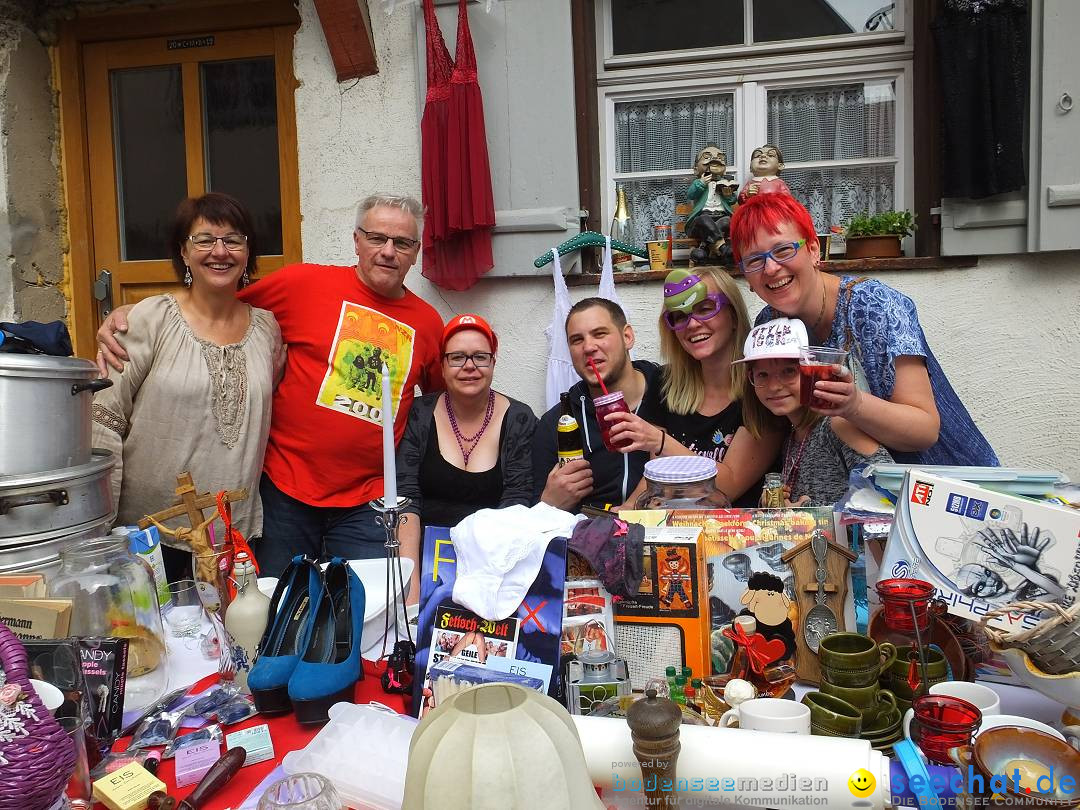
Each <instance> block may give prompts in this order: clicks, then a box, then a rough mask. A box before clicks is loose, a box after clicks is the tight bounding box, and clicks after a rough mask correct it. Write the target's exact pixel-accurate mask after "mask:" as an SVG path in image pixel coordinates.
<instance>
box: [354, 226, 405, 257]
mask: <svg viewBox="0 0 1080 810" xmlns="http://www.w3.org/2000/svg"><path fill="white" fill-rule="evenodd" d="M356 230H357V231H359V232H360V233H362V234H363V235H364V239H366V240H367V243H368V244H369V245H371V246H372V247H382V246H383V245H385V244H386V243H387V242H388V241H389V242H393V243H394V250H396V251H397V252H398V253H411V252H412V251H414V250H416V249H417V248H418V247H419V246H420V240H419V239H408V238H407V237H404V236H387V235H386V234H385V233H379V232H378V231H365V230H364V229H363V228H361V227H360V226H359V225H357V226H356Z"/></svg>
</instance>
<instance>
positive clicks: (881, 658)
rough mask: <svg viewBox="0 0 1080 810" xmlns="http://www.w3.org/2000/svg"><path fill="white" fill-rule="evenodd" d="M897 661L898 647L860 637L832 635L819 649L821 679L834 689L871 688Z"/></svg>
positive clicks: (848, 634) (823, 640) (823, 641)
mask: <svg viewBox="0 0 1080 810" xmlns="http://www.w3.org/2000/svg"><path fill="white" fill-rule="evenodd" d="M895 661H896V647H894V646H893V645H892V644H890V643H889V642H887V641H883V642H882V643H881V644H878V643H877V642H876V641H874V640H873V639H872V638H870V637H869V636H864V635H861V634H859V633H833V634H832V635H829V636H825V638H823V639H822V640H821V645H820V646H819V647H818V663H819V664H820V665H821V678H822V680H825V681H828V682H829V683H831V684H833V685H834V686H848V687H851V686H856V687H857V686H872V685H873V684H875V683H877V680H878V676H880V675H881V672H882V670H887V669H889V667H891V666H892V665H893V663H894V662H895Z"/></svg>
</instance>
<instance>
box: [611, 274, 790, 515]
mask: <svg viewBox="0 0 1080 810" xmlns="http://www.w3.org/2000/svg"><path fill="white" fill-rule="evenodd" d="M658 328H659V332H660V351H661V356H662V358H663V361H664V365H663V368H662V369H661V384H660V385H659V386H653V387H650V389H649V390H648V391H647V392H646V397H647V398H649V397H651V398H653V400H654V401H653V402H652V403H651V405H650V410H649V411H648V412H651V413H654V414H657V417H656V420H655V424H650V423H647V422H645V421H644V420H643V419H641V418H640V417H637V416H635V415H634V414H617V415H616V416H615V417H614V418H613V420H612V421H613V422H615V423H616V424H615V426H614V427H612V430H611V433H612V436H613V438H614V437H621V436H624V435H625V436H629V437H630V438H631V440H632V444H631V445H630V447H629V448H628V450H639V449H641V450H648V451H649V452H650V453H651V454H652V455H653V456H654V457H657V456H672V455H690V454H696V455H702V456H708V457H709V458H712V459H714V460H715V461H717V462H720V461H725V462H726V463H725V464H723V465H722V466H720V467H718V473H719V475H718V477H717V481H716V485H717V488H718V489H720V490H721V491H722V492H723V493H724V494H725V495H727V496H728V498H729V499H730V500H731V501H732V502H733V503H735V504H737V505H746V506H753V505H756V504H757V500H758V494H759V492H760V489H761V479H762V476H763V475H764V474H765V472H767V471H768V469H769V467H770V466H771V465H772V462H773V460H774V459H775V458H776V454H777V452H778V451H779V449H780V443H781V441H782V439H783V434H782V432H781V431H778V430H777V431H771V432H770V431H766V432H764V433H763V434H762V435H760V436H758V437H754V436H751V435H750V433H749V432H748V431H747V430H746V429H745V427H743V417H742V412H743V411H742V402H741V400H742V398H743V397H744V396H745V394H746V390H747V389H746V373H745V369H744V368H743V367H742V366H739V365H737V364H736V363H735V361H736V360H738V359H739V358H740V357H741V356H742V344H743V341H744V340H745V339H746V335H747V333H748V332H749V329H750V318H749V316H748V315H747V312H746V306H745V304H744V303H743V300H742V295H741V293H740V292H739V288H738V287H737V286H736V285H735V282H734V280H733V279H732V278H731V277H730V276H729V275H728V274H727V273H724V272H718V271H715V270H712V269H709V268H695V269H693V270H683V269H676V270H672V271H671V272H670V273H669V274H668V276H667V279H666V280H665V284H664V300H663V304H662V307H661V311H660V316H659V319H658ZM642 491H643V485H642V486H639V488H638V490H636V491H635V492H634V493H633V494H631V496H630V497H629V498H628V499H627V501H626V503H625V505H632V504H634V503H635V502H636V500H637V496H638V495H640V494H641V492H642Z"/></svg>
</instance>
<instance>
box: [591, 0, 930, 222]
mask: <svg viewBox="0 0 1080 810" xmlns="http://www.w3.org/2000/svg"><path fill="white" fill-rule="evenodd" d="M897 3H898V10H897V14H898V16H899V17H900V19H901V20H902V21H903V30H902V31H896V32H892V33H881V34H855V35H848V36H844V37H818V38H813V39H806V40H796V41H790V42H781V43H769V44H767V45H765V44H762V45H755V46H751V47H749V48H748V47H746V46H742V45H740V46H730V47H725V48H714V49H710V50H708V51H677V52H676V51H669V52H664V53H654V54H645V55H640V54H639V55H634V56H625V57H624V56H620V57H613V56H612V55H611V48H612V43H611V25H610V14H611V0H598V1H597V3H596V30H597V32H598V37H599V42H598V45H599V46H600V47H598V49H597V103H598V110H599V116H598V118H599V126H600V165H601V167H602V173H603V177H602V178H601V179H602V182H603V185H602V187H601V188H602V193H601V207H602V219H601V222H603V223H605V224H606V223H608V222H610V221H611V217H612V216H613V214H614V204H615V198H614V196H615V195H614V193H613V190H614V188H615V183H616V182H622V181H633V180H656V179H669V178H672V177H685V178H686V179H687V181H689V179H690V177H691V174H692V167H691V166H689V165H688V166H687V167H686V170H685V172H684V173H679V172H670V171H659V172H622V173H620V172H616V171H615V152H614V137H615V104H617V103H620V104H621V103H625V102H637V101H652V100H659V99H667V98H678V97H684V96H699V95H709V94H714V93H734V95H735V154H734V155H727V159H728V171H729V172H730V173H732V174H733V175H734V176H735V178H736V179H737V180H738V181H739V182H740V184H741V183H742V182H743V181H744V180H745V175H746V170H747V167H748V166H749V162H750V150H752V149H753V148H754V147H756V146H760V145H761V144H763V143H765V142H766V141H767V140H768V137H767V129H768V122H767V118H766V110H767V98H768V95H767V94H768V92H769V90H771V89H779V88H790V87H800V86H803V87H812V86H820V85H834V84H842V83H844V82H859V81H873V80H875V79H880V80H891V81H893V82H894V83H895V93H896V133H895V138H896V144H895V147H896V148H895V155H894V156H893V157H885V158H853V159H851V160H829V161H813V162H788V163H786V164H785V166H786V168H788V169H807V168H842V167H844V166H868V165H875V164H878V165H881V164H885V165H889V164H891V165H894V166H895V167H896V168H895V171H894V178H895V179H894V183H895V191H894V194H895V198H894V207H895V208H896V209H897V210H903V209H910V208H911V207H912V204H913V197H914V195H913V188H914V158H913V154H912V129H911V121H912V119H911V115H912V100H911V92H910V88H911V86H912V71H913V58H912V57H913V48H912V45H911V33H910V32H911V27H912V25H911V23H912V20H911V17H912V10H911V5H910V3H909V2H907V0H897ZM746 19H747V25H748V26H749V25H750V24H751V23H752V20H751V19H750V16H749V15H747V16H746ZM748 35H749V32H748ZM773 46H775V47H773ZM839 46H843V47H839ZM703 56H708V57H710V61H707V62H703V61H701V60H702V57H703ZM733 57H744V58H733Z"/></svg>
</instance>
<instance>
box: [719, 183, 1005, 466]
mask: <svg viewBox="0 0 1080 810" xmlns="http://www.w3.org/2000/svg"><path fill="white" fill-rule="evenodd" d="M731 245H732V249H733V251H734V254H735V260H736V262H737V263H738V265H739V267H740V268H741V269H742V271H743V274H744V275H745V276H746V281H747V283H748V284H749V285H750V289H752V290H753V291H754V292H755V293H757V295H758V297H760V298H761V299H762V300H763V301H764V302H765V304H766V306H765V308H764V309H763V310H762V311H761V312H760V313H759V314H758V317H757V323H759V324H760V323H764V322H766V321H769V320H772V319H774V318H777V317H781V316H786V317H789V318H798V319H800V320H801V321H802V322H803V323H804V324H806V329H807V332H808V334H809V337H810V342H811V344H813V345H818V346H831V347H834V348H840V349H846V350H847V351H848V352H849V353H850V355H849V356H850V358H851V361H852V362H851V366H852V369H853V370H854V371H853V370H852V369H848V368H842V369H841V371H840V374H841V376H842V379H840V380H819V381H818V382H817V383H816V384H815V388H814V394H815V396H816V397H817V398H818V399H820V400H821V401H824V402H828V403H829V404H830V407H828V408H819V409H816V410H817V411H818V412H819V413H821V414H823V415H825V416H842V417H844V418H845V419H847V420H848V421H850V422H851V423H852V424H854V425H855V426H856V427H857V428H859V429H860V430H861V431H863V432H864V433H866V434H868V435H869V436H872V437H873V438H875V439H877V440H878V441H879V442H881V444H883V445H884V446H885V447H886V448H887V449H888V450H889V451H890V452H891V453H892V455H893V458H895V459H896V461H897V462H899V463H917V464H959V465H976V466H990V467H996V466H998V464H999V462H998V459H997V455H996V454H995V453H994V451H993V448H991V447H990V444H989V443H988V442H987V440H986V438H985V437H984V436H983V435H982V433H981V432H979V429H978V428H977V427H976V426H975V423H974V422H973V421H972V419H971V416H970V415H969V414H968V412H967V409H965V408H964V405H963V403H962V402H961V401H960V398H959V397H958V396H957V394H956V392H955V391H954V390H953V388H952V386H951V385H950V384H949V381H948V379H947V378H946V376H945V372H944V371H943V370H942V368H941V366H940V364H939V363H938V361H937V359H936V358H935V357H934V354H933V352H931V351H930V347H929V345H928V344H927V341H926V336H925V335H924V334H923V330H922V326H921V325H920V324H919V317H918V314H917V313H916V310H915V304H914V302H912V300H911V299H910V298H908V297H907V296H906V295H903V294H902V293H900V292H898V291H896V290H894V289H892V288H891V287H889V286H887V285H885V284H882V283H881V282H880V281H877V280H874V279H868V278H860V277H855V276H842V277H837V276H834V275H831V274H829V273H825V272H822V270H821V255H820V249H819V246H818V239H817V232H816V229H815V228H814V222H813V220H812V219H811V218H810V213H809V212H808V211H807V210H806V208H804V207H803V206H802V205H801V204H800V203H799V202H798V201H797V200H796V199H795V198H794V197H791V196H790V195H787V194H762V195H758V196H756V197H752V198H750V199H749V200H747V202H746V203H744V204H743V205H741V206H740V207H739V208H738V209H737V210H736V211H735V214H734V215H733V216H732V218H731ZM857 378H860V379H857ZM857 383H858V384H857Z"/></svg>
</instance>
